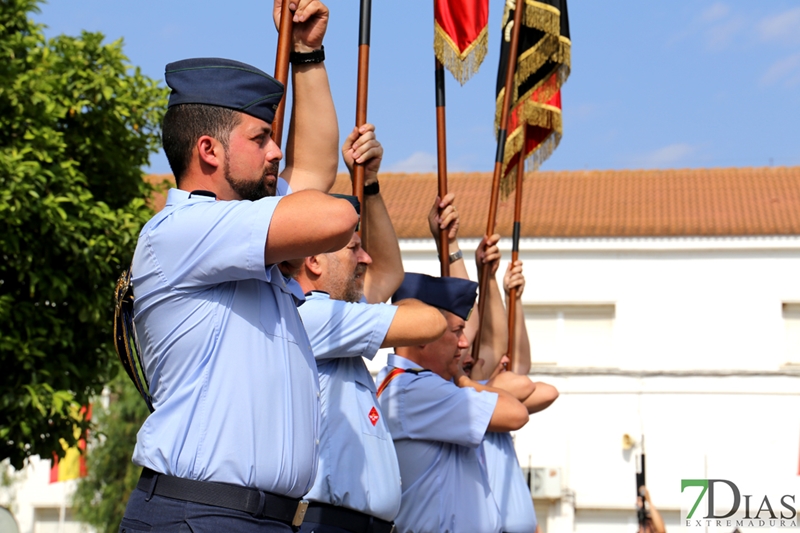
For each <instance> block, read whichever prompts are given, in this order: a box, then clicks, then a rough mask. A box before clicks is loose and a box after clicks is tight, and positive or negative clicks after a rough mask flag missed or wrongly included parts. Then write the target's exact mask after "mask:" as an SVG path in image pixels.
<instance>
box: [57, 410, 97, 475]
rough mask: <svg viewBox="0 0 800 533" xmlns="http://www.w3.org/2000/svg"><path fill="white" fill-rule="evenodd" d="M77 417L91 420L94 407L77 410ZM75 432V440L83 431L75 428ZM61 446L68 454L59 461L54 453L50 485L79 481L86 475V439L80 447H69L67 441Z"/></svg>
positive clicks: (79, 442) (62, 440) (62, 441)
mask: <svg viewBox="0 0 800 533" xmlns="http://www.w3.org/2000/svg"><path fill="white" fill-rule="evenodd" d="M75 416H76V417H77V419H78V420H82V419H85V420H87V421H88V420H91V418H92V406H91V405H89V407H81V408H80V410H78V409H76V410H75ZM84 417H85V418H84ZM74 431H75V438H78V437H79V436H80V434H81V429H80V428H79V427H78V426H75V430H74ZM61 446H62V447H63V448H64V450H66V454H65V455H64V457H63V458H62V459H59V458H58V456H57V455H56V453H55V452H53V465H52V466H51V467H50V483H57V482H59V481H66V480H68V479H77V478H79V477H84V476H85V475H86V455H85V454H86V438H82V439H80V440H79V441H78V445H77V446H75V447H72V448H70V447H69V446H68V445H67V441H65V440H64V439H61Z"/></svg>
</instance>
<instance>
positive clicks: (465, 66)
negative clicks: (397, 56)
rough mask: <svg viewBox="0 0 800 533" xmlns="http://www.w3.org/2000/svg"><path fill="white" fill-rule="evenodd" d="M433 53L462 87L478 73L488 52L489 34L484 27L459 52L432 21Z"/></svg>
mask: <svg viewBox="0 0 800 533" xmlns="http://www.w3.org/2000/svg"><path fill="white" fill-rule="evenodd" d="M433 24H434V31H433V51H434V54H436V59H438V60H439V62H440V63H441V64H442V65H444V67H445V68H446V69H447V70H449V71H450V73H451V74H452V75H453V77H454V78H455V79H456V80H458V82H459V83H460V84H461V85H464V84H465V83H466V82H467V80H469V79H470V78H471V77H472V75H473V74H475V73H476V72H478V68H479V67H480V66H481V63H482V62H483V60H484V58H485V57H486V53H487V51H488V50H489V32H488V28H487V27H484V28H483V30H481V33H480V35H478V38H477V39H475V40H474V41H472V43H471V44H470V45H469V47H467V49H466V50H464V52H463V53H462V52H459V50H458V46H456V43H454V42H453V40H452V39H451V38H450V36H449V35H447V33H446V32H445V31H444V30H443V29H442V27H441V26H439V24H438V23H437V22H436V21H434V23H433Z"/></svg>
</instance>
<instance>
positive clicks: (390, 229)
mask: <svg viewBox="0 0 800 533" xmlns="http://www.w3.org/2000/svg"><path fill="white" fill-rule="evenodd" d="M364 204H365V206H364V207H365V210H364V212H365V219H366V223H365V224H364V227H363V228H362V230H361V238H362V241H363V246H364V249H365V250H366V251H367V253H368V254H369V255H370V257H372V264H371V265H370V266H369V268H368V269H367V273H366V277H365V280H364V295H365V296H366V298H367V301H368V302H369V303H377V302H385V301H386V300H388V299H389V298H390V297H391V296H392V294H394V292H395V291H396V290H397V288H398V287H399V286H400V284H401V283H402V282H403V276H404V271H403V258H402V256H401V255H400V245H399V244H398V242H397V234H396V233H395V231H394V226H393V225H392V220H391V219H390V218H389V212H388V211H387V210H386V204H385V203H384V201H383V198H382V197H381V194H380V193H378V194H375V195H369V196H365V197H364Z"/></svg>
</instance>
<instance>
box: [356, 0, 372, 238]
mask: <svg viewBox="0 0 800 533" xmlns="http://www.w3.org/2000/svg"><path fill="white" fill-rule="evenodd" d="M371 19H372V0H361V15H360V18H359V24H358V82H357V86H356V127H361V126H363V125H364V124H366V123H367V89H368V86H369V35H370V21H371ZM353 196H356V197H358V201H359V203H360V204H361V224H359V230H358V233H359V235H361V232H362V230H363V228H364V223H365V215H366V210H365V209H364V165H361V164H358V163H355V165H354V167H353Z"/></svg>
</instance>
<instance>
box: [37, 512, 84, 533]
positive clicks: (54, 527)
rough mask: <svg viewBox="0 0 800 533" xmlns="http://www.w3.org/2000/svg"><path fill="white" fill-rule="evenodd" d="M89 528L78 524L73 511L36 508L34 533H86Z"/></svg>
mask: <svg viewBox="0 0 800 533" xmlns="http://www.w3.org/2000/svg"><path fill="white" fill-rule="evenodd" d="M87 531H89V528H88V526H86V525H85V524H82V523H80V522H77V521H76V520H75V518H74V517H73V516H72V509H71V508H69V507H67V508H61V509H59V508H58V507H36V508H35V509H34V511H33V533H86V532H87Z"/></svg>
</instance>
